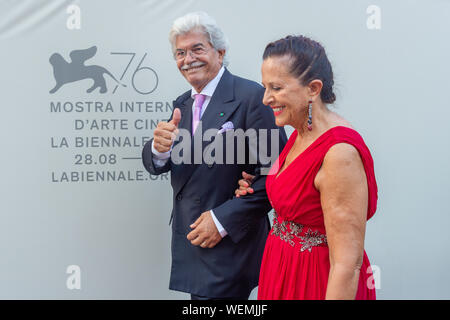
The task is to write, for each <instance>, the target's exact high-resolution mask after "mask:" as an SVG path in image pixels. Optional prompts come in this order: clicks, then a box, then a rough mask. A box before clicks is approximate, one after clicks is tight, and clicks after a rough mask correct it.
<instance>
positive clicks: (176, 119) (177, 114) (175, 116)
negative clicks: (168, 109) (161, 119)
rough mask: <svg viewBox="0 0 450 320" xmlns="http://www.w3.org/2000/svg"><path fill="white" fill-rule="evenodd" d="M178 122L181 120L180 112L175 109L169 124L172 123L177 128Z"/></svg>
mask: <svg viewBox="0 0 450 320" xmlns="http://www.w3.org/2000/svg"><path fill="white" fill-rule="evenodd" d="M180 120H181V111H180V109H178V108H175V110H173V116H172V120H170V121H169V123H172V124H173V125H174V126H175V127H177V128H178V124H179V123H180Z"/></svg>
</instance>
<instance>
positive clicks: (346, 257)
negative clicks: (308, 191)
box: [315, 143, 368, 299]
mask: <svg viewBox="0 0 450 320" xmlns="http://www.w3.org/2000/svg"><path fill="white" fill-rule="evenodd" d="M315 186H316V188H317V189H318V190H319V192H320V198H321V204H322V209H323V213H324V220H325V228H326V234H327V241H328V247H329V250H330V253H329V254H330V274H329V277H328V286H327V292H326V297H325V298H326V299H354V298H355V296H356V292H357V289H358V281H359V273H360V269H361V265H362V261H363V255H364V236H365V228H366V218H367V206H368V188H367V178H366V174H365V171H364V166H363V164H362V161H361V157H360V155H359V153H358V151H357V150H356V149H355V148H354V147H353V146H351V145H349V144H346V143H340V144H336V145H334V146H333V147H331V148H330V150H329V151H328V153H327V154H326V155H325V158H324V162H323V164H322V168H321V169H320V171H319V172H318V174H317V176H316V179H315Z"/></svg>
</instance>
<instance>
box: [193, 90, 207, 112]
mask: <svg viewBox="0 0 450 320" xmlns="http://www.w3.org/2000/svg"><path fill="white" fill-rule="evenodd" d="M205 98H206V96H205V95H204V94H200V93H197V94H196V95H195V99H194V102H195V107H196V108H201V107H202V106H203V102H205Z"/></svg>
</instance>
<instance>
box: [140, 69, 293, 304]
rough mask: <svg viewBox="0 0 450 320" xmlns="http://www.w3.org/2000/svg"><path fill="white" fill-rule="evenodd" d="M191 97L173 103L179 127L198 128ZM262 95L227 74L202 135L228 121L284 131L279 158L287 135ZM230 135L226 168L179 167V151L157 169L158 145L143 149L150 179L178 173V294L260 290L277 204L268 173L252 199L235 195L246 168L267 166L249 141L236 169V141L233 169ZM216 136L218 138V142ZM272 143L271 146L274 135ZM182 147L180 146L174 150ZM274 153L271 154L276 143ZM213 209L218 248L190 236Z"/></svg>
mask: <svg viewBox="0 0 450 320" xmlns="http://www.w3.org/2000/svg"><path fill="white" fill-rule="evenodd" d="M190 93H191V92H190V91H188V92H186V93H184V94H183V95H181V96H180V97H178V98H177V100H176V101H174V108H179V109H180V110H181V121H180V123H179V126H178V127H179V128H184V129H187V130H190V131H191V130H192V129H191V124H192V103H193V99H192V98H191V94H190ZM263 94H264V89H263V88H262V87H261V86H260V85H259V84H257V83H255V82H252V81H249V80H246V79H243V78H239V77H237V76H234V75H232V74H231V73H230V72H229V71H228V70H225V72H224V74H223V75H222V78H221V80H220V82H219V84H218V86H217V88H216V91H215V92H214V95H213V96H212V98H211V101H210V103H209V105H208V107H207V109H206V111H205V112H204V114H203V116H202V118H201V121H202V129H203V132H204V131H205V130H207V129H210V128H216V129H220V128H221V126H222V125H223V124H224V123H225V122H227V121H231V122H232V123H233V125H234V129H238V128H241V129H243V130H244V131H246V130H247V129H250V128H254V129H256V130H258V129H277V130H279V136H280V139H279V141H280V142H279V148H277V150H276V153H277V154H276V156H278V154H279V152H280V150H282V148H283V147H284V145H285V143H286V141H287V138H286V133H285V132H284V129H282V128H278V127H277V126H276V125H275V119H274V115H273V111H272V110H271V109H270V108H269V107H267V106H265V105H263V104H262V98H263ZM198 134H200V135H201V134H202V132H201V130H199V129H198V130H196V133H195V135H196V136H197V135H198ZM225 136H227V134H226V133H224V134H222V137H223V147H224V150H223V154H224V156H223V159H224V160H223V163H224V164H218V163H213V164H207V163H201V164H176V163H174V161H173V156H174V151H172V158H171V160H170V161H168V162H167V163H166V165H165V166H163V167H159V168H158V167H155V166H154V164H153V161H152V151H151V145H152V140H151V141H149V142H148V143H147V144H146V145H145V146H144V149H143V153H142V159H143V163H144V166H145V168H146V169H147V170H148V171H149V172H150V173H151V174H154V175H158V174H161V173H163V172H167V171H171V184H172V188H173V209H172V217H173V223H172V270H171V277H170V289H172V290H178V291H184V292H189V293H192V294H195V295H199V296H205V297H212V298H225V297H242V296H245V295H247V296H248V295H249V293H250V291H251V290H252V289H253V288H255V287H256V286H257V285H258V277H259V270H260V264H261V259H262V254H263V250H264V245H265V242H266V238H267V235H268V231H269V226H270V225H269V221H268V218H267V213H268V212H269V211H270V209H271V205H270V203H269V201H268V199H267V195H266V191H265V181H266V179H265V176H264V175H259V176H258V178H257V179H256V181H254V183H253V185H252V187H253V189H254V193H253V194H251V195H247V196H245V197H241V198H236V197H234V191H235V189H236V188H237V186H238V185H237V182H238V180H239V179H241V178H242V171H246V172H248V173H253V174H255V173H256V174H258V172H259V171H260V169H261V167H262V164H261V162H260V159H259V158H258V162H257V163H256V164H251V163H249V162H250V147H249V140H248V139H247V140H246V143H245V153H246V163H243V164H237V162H236V161H237V155H238V153H237V152H238V151H237V149H238V146H237V143H235V148H234V162H233V163H234V164H226V156H227V152H226V151H229V150H226V148H225V145H226V144H227V143H228V144H230V143H231V140H230V139H229V138H228V136H227V137H226V138H225ZM214 138H216V137H214ZM214 138H213V139H212V141H215V140H214ZM194 139H195V138H194ZM194 139H193V140H192V141H194ZM216 139H217V138H216ZM267 141H268V142H269V145H270V141H271V138H270V130H269V135H268V139H267ZM179 142H180V141H178V143H179ZM210 143H211V142H203V150H204V151H205V150H206V148H210V147H211V146H212V144H211V145H209V144H210ZM176 145H177V142H175V144H174V149H173V150H175V146H176ZM208 145H209V146H208ZM230 150H231V149H230ZM267 150H269V151H270V150H271V148H270V146H268V147H267ZM185 151H186V150H183V152H185ZM189 151H191V152H192V149H191V150H188V151H187V152H189ZM210 151H211V150H210ZM192 153H193V152H192ZM192 153H191V154H190V157H191V160H192V159H193V154H192ZM213 154H214V153H213ZM175 162H176V161H175ZM191 163H192V162H191ZM269 166H270V165H269ZM211 209H212V210H213V212H214V214H215V216H216V217H217V219H218V220H219V222H220V223H221V224H222V225H223V227H224V228H225V230H226V231H227V232H228V235H227V236H225V237H224V238H223V239H222V240H221V241H220V242H219V243H218V244H217V245H216V246H215V247H214V248H212V249H207V248H205V249H204V248H201V247H196V246H193V245H192V244H191V243H190V242H189V241H188V240H187V239H186V236H187V234H188V233H189V232H190V231H191V228H190V227H189V225H190V224H192V223H193V222H194V221H195V220H196V219H197V218H198V217H199V216H200V215H201V214H202V213H203V212H204V211H207V210H211Z"/></svg>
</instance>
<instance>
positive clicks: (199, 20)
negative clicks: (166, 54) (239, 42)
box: [169, 11, 228, 67]
mask: <svg viewBox="0 0 450 320" xmlns="http://www.w3.org/2000/svg"><path fill="white" fill-rule="evenodd" d="M196 30H198V31H201V32H204V33H205V35H206V36H207V37H208V39H209V42H210V43H211V45H212V46H213V48H214V49H216V50H225V55H224V57H223V66H224V67H226V66H227V65H228V55H227V52H228V40H227V38H226V37H225V35H224V34H223V32H222V30H220V28H219V26H218V25H217V23H216V20H214V19H213V18H212V17H211V16H209V15H208V14H207V13H206V12H202V11H200V12H191V13H188V14H186V15H184V16H182V17H179V18H177V19H176V20H175V21H174V22H173V25H172V28H171V29H170V32H169V41H170V44H171V45H172V52H173V53H174V54H175V51H176V46H175V45H176V40H177V37H178V36H179V35H182V34H185V33H188V32H189V31H196Z"/></svg>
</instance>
